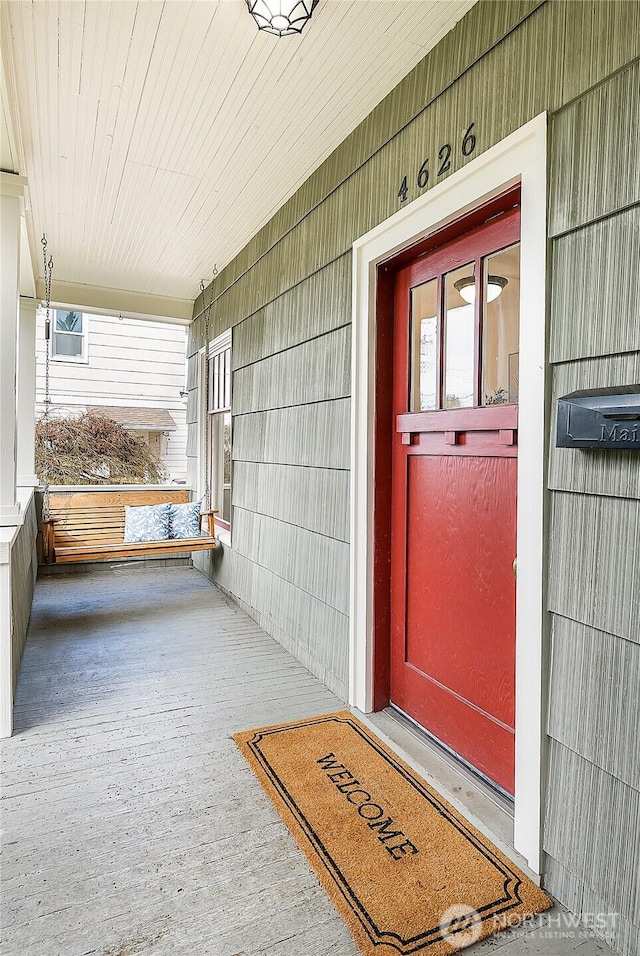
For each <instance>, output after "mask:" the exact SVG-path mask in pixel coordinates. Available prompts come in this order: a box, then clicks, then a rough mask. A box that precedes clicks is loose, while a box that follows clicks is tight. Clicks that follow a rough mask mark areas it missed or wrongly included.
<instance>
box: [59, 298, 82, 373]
mask: <svg viewBox="0 0 640 956" xmlns="http://www.w3.org/2000/svg"><path fill="white" fill-rule="evenodd" d="M51 356H52V358H54V359H58V360H59V361H63V362H86V361H87V317H86V315H84V314H83V313H82V312H73V311H67V310H66V309H56V310H55V312H54V314H53V335H52V344H51Z"/></svg>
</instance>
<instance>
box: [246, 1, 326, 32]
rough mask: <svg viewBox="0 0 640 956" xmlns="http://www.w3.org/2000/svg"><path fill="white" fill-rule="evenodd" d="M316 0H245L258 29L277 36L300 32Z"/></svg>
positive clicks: (308, 18) (309, 17) (309, 16)
mask: <svg viewBox="0 0 640 956" xmlns="http://www.w3.org/2000/svg"><path fill="white" fill-rule="evenodd" d="M317 3H318V0H247V6H248V7H249V13H250V14H251V16H252V17H253V19H254V20H255V21H256V23H257V24H258V30H264V31H265V33H273V34H274V36H277V37H286V36H291V35H292V34H294V33H302V31H303V29H304V27H305V24H306V23H307V21H309V20H310V19H311V14H312V13H313V11H314V9H315V6H316V4H317Z"/></svg>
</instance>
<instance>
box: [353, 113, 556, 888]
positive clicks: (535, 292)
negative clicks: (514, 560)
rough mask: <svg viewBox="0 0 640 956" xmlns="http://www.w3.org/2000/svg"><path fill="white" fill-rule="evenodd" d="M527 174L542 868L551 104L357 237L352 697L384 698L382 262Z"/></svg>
mask: <svg viewBox="0 0 640 956" xmlns="http://www.w3.org/2000/svg"><path fill="white" fill-rule="evenodd" d="M518 181H520V183H521V239H520V241H521V277H520V355H521V364H520V395H519V413H518V415H519V425H518V442H519V444H518V517H517V544H518V552H517V553H518V579H517V586H516V773H515V809H514V848H515V849H516V850H517V851H518V852H519V853H520V854H522V856H523V857H524V858H525V859H526V861H527V863H528V865H529V867H530V868H531V870H532V871H533V872H534V873H536V874H539V873H540V870H541V857H542V852H541V837H542V786H543V772H542V771H543V741H544V728H543V700H544V693H545V686H546V681H544V679H543V678H544V675H543V641H544V634H545V629H546V625H547V614H546V611H545V603H544V562H545V540H544V520H545V500H546V490H545V488H546V483H545V472H546V431H545V387H546V385H545V378H546V375H545V372H546V328H547V321H546V309H547V302H546V258H547V252H546V250H547V239H546V234H547V233H546V226H547V223H546V218H547V115H546V113H541V114H540V115H539V116H537V117H535V119H533V120H531V121H530V122H529V123H527V124H526V125H525V126H523V127H521V128H520V129H519V130H516V132H514V133H512V134H511V135H510V136H508V137H507V138H506V139H504V140H502V142H500V143H497V144H496V145H495V146H493V147H491V149H488V150H487V151H486V152H485V153H483V154H482V155H481V156H479V157H478V158H477V159H475V160H473V161H472V162H470V163H468V164H467V165H466V166H465V167H464V168H463V169H461V170H459V171H458V172H456V173H454V174H453V175H452V176H450V177H449V178H448V179H447V180H445V181H444V182H442V183H439V184H438V185H437V186H434V187H433V189H430V190H429V191H428V192H426V193H425V194H424V195H423V196H421V197H419V198H418V199H416V200H415V201H414V202H412V203H409V204H408V205H407V206H405V207H404V208H402V209H400V211H399V212H397V213H395V215H393V216H391V217H390V218H389V219H387V220H386V221H385V222H383V223H381V224H380V225H379V226H376V228H375V229H372V230H371V231H370V232H368V233H367V234H366V235H364V236H362V237H361V238H360V239H358V240H357V241H356V242H355V243H354V246H353V344H352V367H351V373H352V410H351V528H350V531H351V543H352V547H351V563H350V585H351V593H350V609H349V610H350V644H349V704H350V705H351V706H353V707H357V708H358V709H359V710H361V711H363V712H364V713H371V711H372V706H373V552H374V548H373V506H374V455H373V451H374V436H375V423H374V411H375V334H376V332H375V329H376V316H375V302H376V266H377V264H378V263H379V262H380V261H382V260H384V259H388V258H389V257H390V256H391V255H394V254H395V253H397V252H399V251H400V250H402V249H404V248H407V247H409V246H411V245H413V244H414V243H415V242H417V241H418V240H419V239H421V238H423V237H425V236H428V235H429V234H431V233H433V232H435V231H436V230H438V229H439V228H441V227H442V226H444V225H445V224H446V223H447V222H450V221H452V220H453V219H457V218H458V217H459V216H460V215H463V214H464V213H465V212H467V211H469V210H471V209H473V208H475V207H476V206H477V205H478V204H479V203H480V202H482V201H484V200H487V199H490V198H491V197H492V196H496V195H499V194H500V193H501V192H502V191H503V190H504V189H505V188H506V187H508V186H510V185H513V184H514V183H517V182H518Z"/></svg>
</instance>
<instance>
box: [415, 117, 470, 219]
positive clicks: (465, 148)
mask: <svg viewBox="0 0 640 956" xmlns="http://www.w3.org/2000/svg"><path fill="white" fill-rule="evenodd" d="M475 125H476V124H475V123H472V124H471V126H470V127H469V129H468V130H467V131H466V132H465V134H464V136H463V137H462V145H461V151H462V155H463V156H471V153H472V152H473V151H474V149H475V148H476V137H475V135H474V132H473V127H474V126H475ZM452 153H453V147H452V146H451V143H443V144H442V146H441V147H440V149H439V150H438V171H437V173H436V176H444V174H445V173H447V172H449V170H450V169H451V154H452ZM429 176H430V171H429V158H427V159H425V161H424V163H423V164H422V166H421V167H420V169H419V170H418V175H417V177H416V185H417V186H418V188H419V189H424V188H425V186H427V185H428V183H429ZM408 193H409V186H408V185H407V177H406V176H405V177H404V179H403V180H402V185H401V186H400V189H399V190H398V198H399V199H400V202H405V200H406V198H407V195H408Z"/></svg>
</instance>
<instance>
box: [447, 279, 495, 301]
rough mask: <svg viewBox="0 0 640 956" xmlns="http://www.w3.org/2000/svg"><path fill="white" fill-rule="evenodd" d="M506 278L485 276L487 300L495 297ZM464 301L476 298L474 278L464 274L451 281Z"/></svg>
mask: <svg viewBox="0 0 640 956" xmlns="http://www.w3.org/2000/svg"><path fill="white" fill-rule="evenodd" d="M506 285H508V280H507V279H505V278H504V276H487V302H493V300H494V299H497V298H498V296H499V295H500V293H501V292H502V290H503V289H504V287H505V286H506ZM453 286H454V288H455V289H457V290H458V292H459V293H460V295H461V296H462V298H463V299H464V301H465V302H468V303H469V304H471V303H472V302H475V298H476V280H475V277H474V276H464V277H463V278H462V279H458V280H457V281H456V282H454V283H453Z"/></svg>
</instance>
